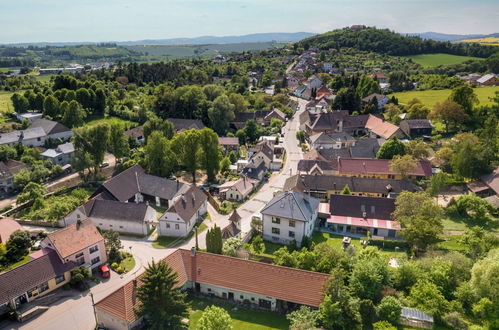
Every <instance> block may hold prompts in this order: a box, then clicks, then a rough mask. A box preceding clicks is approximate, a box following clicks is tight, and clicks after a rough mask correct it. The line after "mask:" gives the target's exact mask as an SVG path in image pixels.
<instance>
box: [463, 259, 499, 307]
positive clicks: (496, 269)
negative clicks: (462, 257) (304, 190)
mask: <svg viewBox="0 0 499 330" xmlns="http://www.w3.org/2000/svg"><path fill="white" fill-rule="evenodd" d="M470 284H471V288H472V289H473V291H474V292H475V294H477V295H478V297H479V298H488V299H490V300H491V301H492V303H493V304H494V305H495V306H497V307H499V249H493V250H490V251H489V253H488V254H487V256H486V257H485V258H484V259H482V260H479V261H478V262H476V263H475V264H474V265H473V268H472V269H471V280H470ZM497 307H496V308H497Z"/></svg>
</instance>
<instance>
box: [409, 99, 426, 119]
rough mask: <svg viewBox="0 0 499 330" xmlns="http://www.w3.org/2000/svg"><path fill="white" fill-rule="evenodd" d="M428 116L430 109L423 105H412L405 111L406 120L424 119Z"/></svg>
mask: <svg viewBox="0 0 499 330" xmlns="http://www.w3.org/2000/svg"><path fill="white" fill-rule="evenodd" d="M429 114H430V109H428V107H426V106H425V105H424V104H423V103H420V102H418V103H414V104H412V105H411V106H410V107H409V108H408V109H407V117H406V118H407V119H426V118H428V115H429Z"/></svg>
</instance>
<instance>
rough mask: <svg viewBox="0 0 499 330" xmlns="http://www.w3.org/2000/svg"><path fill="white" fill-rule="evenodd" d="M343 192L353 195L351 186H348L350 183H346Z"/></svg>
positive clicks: (343, 193)
mask: <svg viewBox="0 0 499 330" xmlns="http://www.w3.org/2000/svg"><path fill="white" fill-rule="evenodd" d="M341 194H342V195H351V194H352V192H351V191H350V187H348V185H345V187H344V188H343V190H342V191H341Z"/></svg>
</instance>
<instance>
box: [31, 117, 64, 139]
mask: <svg viewBox="0 0 499 330" xmlns="http://www.w3.org/2000/svg"><path fill="white" fill-rule="evenodd" d="M29 128H33V129H34V128H41V129H43V131H44V132H45V135H46V138H47V139H52V140H55V139H61V140H63V141H67V140H69V138H70V137H72V136H73V131H72V130H70V129H69V128H67V127H66V126H64V125H63V124H61V123H58V122H56V121H53V120H48V119H36V120H34V121H33V123H32V124H31V126H30V127H29Z"/></svg>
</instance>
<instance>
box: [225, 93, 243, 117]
mask: <svg viewBox="0 0 499 330" xmlns="http://www.w3.org/2000/svg"><path fill="white" fill-rule="evenodd" d="M229 101H230V103H232V104H233V105H234V112H235V113H238V112H244V111H246V109H247V107H246V101H245V100H244V96H242V95H241V94H237V93H231V94H230V95H229Z"/></svg>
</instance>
